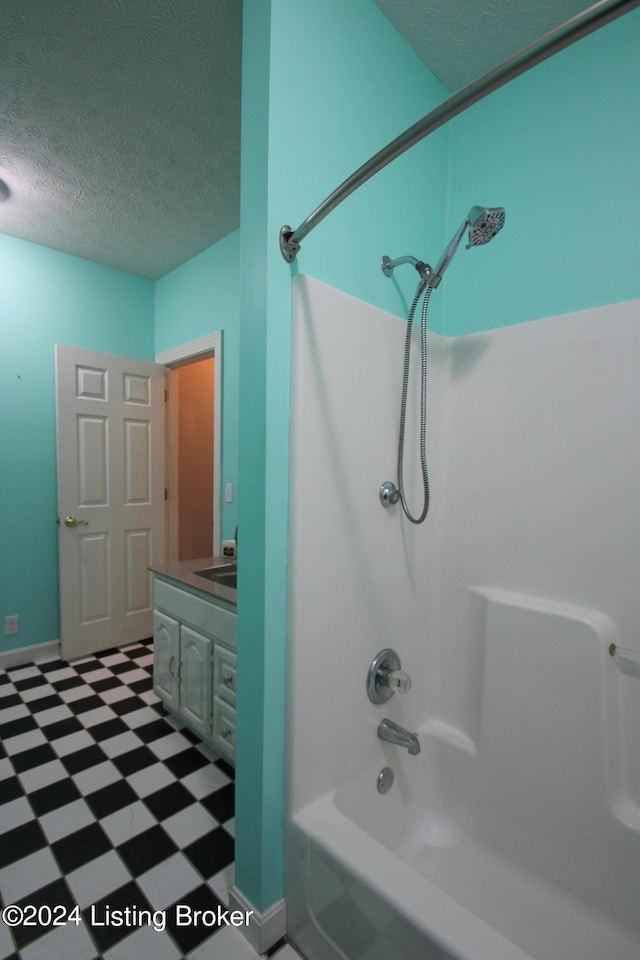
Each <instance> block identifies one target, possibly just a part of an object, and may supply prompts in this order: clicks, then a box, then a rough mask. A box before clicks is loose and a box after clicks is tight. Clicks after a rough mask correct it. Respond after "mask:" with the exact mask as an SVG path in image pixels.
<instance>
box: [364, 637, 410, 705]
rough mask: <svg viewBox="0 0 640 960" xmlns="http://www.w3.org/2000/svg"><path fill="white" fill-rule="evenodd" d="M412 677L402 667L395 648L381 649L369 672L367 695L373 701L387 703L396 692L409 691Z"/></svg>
mask: <svg viewBox="0 0 640 960" xmlns="http://www.w3.org/2000/svg"><path fill="white" fill-rule="evenodd" d="M410 688H411V677H410V676H409V674H408V673H405V671H404V670H402V669H401V664H400V657H399V656H398V654H397V653H396V652H395V650H390V649H388V648H387V649H386V650H381V651H380V653H379V654H378V655H377V656H376V657H374V658H373V660H372V662H371V666H370V667H369V672H368V673H367V696H368V697H369V700H371V702H372V703H386V702H387V700H389V699H390V697H392V696H393V694H394V693H396V692H397V693H408V692H409V690H410Z"/></svg>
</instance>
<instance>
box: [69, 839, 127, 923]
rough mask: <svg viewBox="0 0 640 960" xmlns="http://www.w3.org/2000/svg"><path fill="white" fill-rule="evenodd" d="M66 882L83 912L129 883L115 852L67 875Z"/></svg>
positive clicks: (125, 871)
mask: <svg viewBox="0 0 640 960" xmlns="http://www.w3.org/2000/svg"><path fill="white" fill-rule="evenodd" d="M66 880H67V883H68V885H69V888H70V890H71V893H72V894H73V896H74V897H75V901H76V903H78V904H80V908H81V909H82V910H84V909H85V907H88V906H89V905H90V904H92V903H97V902H98V900H101V899H102V898H103V897H106V895H107V894H108V893H110V892H111V891H113V890H118V888H119V887H122V886H124V885H125V883H129V880H130V874H129V871H128V870H127V868H126V867H125V865H124V863H123V862H122V860H121V859H120V857H119V856H118V854H117V853H116V852H115V850H110V851H109V853H105V854H103V856H101V857H97V858H96V859H95V860H91V861H90V862H89V863H87V864H85V866H84V867H80V869H79V870H73V871H72V872H71V873H69V874H67V876H66Z"/></svg>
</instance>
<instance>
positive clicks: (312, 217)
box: [280, 0, 640, 263]
mask: <svg viewBox="0 0 640 960" xmlns="http://www.w3.org/2000/svg"><path fill="white" fill-rule="evenodd" d="M638 5H640V0H599V2H598V3H594V4H593V6H591V7H589V8H588V9H587V10H584V11H583V12H582V13H579V14H577V15H576V16H575V17H571V18H570V19H569V20H566V21H565V22H564V23H562V24H560V26H559V27H556V28H555V29H554V30H550V31H549V33H546V34H544V36H542V37H540V38H539V39H538V40H536V41H534V43H531V44H529V46H527V47H523V48H522V50H519V51H518V52H517V53H515V54H514V55H513V56H512V57H509V59H508V60H504V61H503V62H502V63H501V64H499V65H498V66H497V67H494V69H493V70H490V71H489V72H488V73H485V74H483V75H482V76H481V77H479V78H478V79H477V80H474V81H473V82H472V83H469V84H467V86H466V87H463V88H462V89H461V90H459V91H458V92H457V93H454V95H453V96H452V97H449V99H448V100H445V101H444V102H443V103H441V104H440V105H439V106H438V107H436V108H435V110H432V111H431V113H428V114H427V115H426V116H424V117H422V119H421V120H418V121H417V123H414V124H413V126H411V127H409V129H408V130H405V131H404V133H401V134H400V136H398V137H396V138H395V140H392V141H391V142H390V143H388V144H387V145H386V147H383V148H382V150H379V151H378V153H376V154H374V156H373V157H371V158H370V159H369V160H367V162H366V163H364V164H363V165H362V166H361V167H359V168H358V169H357V170H356V171H355V173H352V174H351V176H350V177H348V178H347V179H346V180H345V181H344V182H343V183H341V184H340V186H339V187H337V188H336V189H335V190H334V191H333V193H331V194H329V196H328V197H327V198H326V200H324V201H323V202H322V203H321V204H320V206H319V207H316V209H315V210H314V211H313V213H310V214H309V216H308V217H307V219H306V220H304V221H303V222H302V223H301V224H300V226H299V227H298V228H297V229H296V230H292V229H291V227H289V226H286V225H285V226H284V227H282V228H281V230H280V251H281V253H282V256H283V257H284V259H285V260H286V261H287V263H293V261H294V260H295V259H296V255H297V253H298V251H299V249H300V244H301V243H302V241H303V240H304V238H305V237H306V236H307V235H308V234H309V233H311V231H312V230H313V229H314V228H315V227H317V225H318V224H319V223H320V221H321V220H324V218H325V217H326V216H327V214H329V213H331V211H332V210H335V208H336V207H337V206H338V205H339V204H340V203H342V201H343V200H346V198H347V197H348V196H350V194H352V193H353V192H354V190H357V189H358V187H360V186H362V184H363V183H366V181H367V180H369V179H370V178H371V177H373V176H374V174H376V173H378V171H380V170H382V169H383V167H386V166H387V164H389V163H391V161H392V160H395V159H396V157H399V156H400V155H401V154H403V153H404V152H405V151H406V150H408V149H409V148H410V147H413V146H414V145H415V144H416V143H419V142H420V140H423V139H424V138H425V137H427V136H429V134H430V133H433V132H434V130H437V129H438V128H439V127H442V126H444V124H445V123H447V122H448V121H449V120H452V119H453V117H456V116H458V114H459V113H462V112H463V110H466V109H467V107H470V106H472V105H473V104H474V103H477V102H478V101H479V100H482V99H483V97H486V96H487V95H488V94H490V93H493V91H494V90H497V89H498V88H499V87H502V86H504V84H505V83H508V82H509V81H510V80H513V79H514V78H515V77H518V76H520V74H522V73H525V72H526V71H527V70H529V69H530V68H531V67H535V66H536V64H538V63H542V61H543V60H547V59H548V58H549V57H551V56H553V54H554V53H559V52H560V50H564V48H565V47H568V46H570V45H571V44H572V43H575V41H576V40H580V39H582V37H586V36H587V35H588V34H590V33H593V32H594V31H595V30H599V29H600V27H604V26H605V25H606V24H607V23H610V22H611V21H612V20H615V19H617V18H618V17H621V16H622V15H623V14H625V13H629V12H630V11H631V10H633V9H634V8H635V7H637V6H638Z"/></svg>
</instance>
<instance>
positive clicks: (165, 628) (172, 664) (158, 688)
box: [153, 610, 180, 710]
mask: <svg viewBox="0 0 640 960" xmlns="http://www.w3.org/2000/svg"><path fill="white" fill-rule="evenodd" d="M179 669H180V624H179V623H178V621H177V620H174V619H173V618H172V617H168V616H167V615H166V614H164V613H160V611H159V610H156V611H154V614H153V685H154V689H155V692H156V693H157V694H158V696H159V697H160V698H161V700H163V702H164V703H165V704H166V706H168V707H172V708H173V709H174V710H177V709H178V706H179V694H180V688H179V685H178V671H179Z"/></svg>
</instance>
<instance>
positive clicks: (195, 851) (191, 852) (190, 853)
mask: <svg viewBox="0 0 640 960" xmlns="http://www.w3.org/2000/svg"><path fill="white" fill-rule="evenodd" d="M234 851H235V844H234V842H233V837H231V836H229V834H228V833H227V832H226V830H223V829H222V827H217V828H216V829H215V830H211V831H210V832H209V833H206V834H205V835H204V836H203V837H199V838H198V840H194V842H193V843H190V844H189V846H188V847H185V848H184V850H183V853H184V854H185V855H186V856H187V857H188V858H189V860H190V861H191V863H192V864H193V865H194V867H195V868H196V870H199V871H200V873H201V874H202V876H203V877H204V879H205V880H208V879H209V877H213V876H214V874H216V873H219V872H220V870H224V868H225V867H227V866H228V865H229V864H230V863H232V862H233V857H234Z"/></svg>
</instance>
